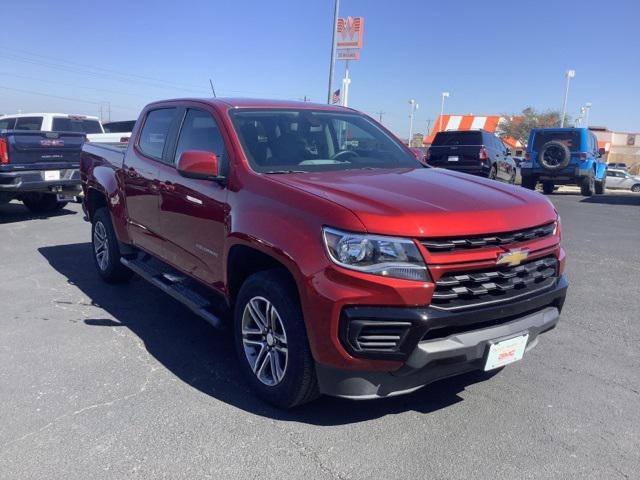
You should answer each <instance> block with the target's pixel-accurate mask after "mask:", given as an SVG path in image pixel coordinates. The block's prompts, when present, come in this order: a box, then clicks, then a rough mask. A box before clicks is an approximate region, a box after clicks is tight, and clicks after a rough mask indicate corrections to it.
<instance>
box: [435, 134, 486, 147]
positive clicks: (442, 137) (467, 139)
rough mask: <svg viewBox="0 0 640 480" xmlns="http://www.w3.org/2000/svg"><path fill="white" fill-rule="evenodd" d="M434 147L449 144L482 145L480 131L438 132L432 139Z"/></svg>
mask: <svg viewBox="0 0 640 480" xmlns="http://www.w3.org/2000/svg"><path fill="white" fill-rule="evenodd" d="M433 145H434V146H436V147H446V146H449V145H482V134H481V133H480V132H459V131H458V132H439V133H438V134H437V135H436V138H435V139H434V140H433Z"/></svg>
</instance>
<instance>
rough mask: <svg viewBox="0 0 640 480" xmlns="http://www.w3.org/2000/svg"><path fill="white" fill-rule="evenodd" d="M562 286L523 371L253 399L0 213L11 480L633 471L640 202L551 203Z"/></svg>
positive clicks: (44, 229)
mask: <svg viewBox="0 0 640 480" xmlns="http://www.w3.org/2000/svg"><path fill="white" fill-rule="evenodd" d="M550 198H551V200H552V201H553V202H554V204H555V205H556V206H557V208H558V210H559V212H560V214H561V215H562V220H563V234H564V244H565V248H566V250H567V252H568V276H569V280H570V291H569V296H568V298H567V302H566V305H565V309H564V311H563V314H562V319H561V323H560V324H559V326H558V328H557V329H555V330H554V331H552V332H550V333H548V334H546V335H545V336H543V337H542V338H541V341H540V343H539V345H538V347H537V348H535V349H534V350H532V351H531V352H529V354H528V355H526V356H525V359H524V360H523V361H522V362H519V363H517V364H515V365H513V366H510V367H508V368H505V369H504V370H503V371H501V372H499V373H497V374H496V375H494V376H493V377H492V378H490V379H488V380H486V381H482V382H479V381H478V377H477V376H473V375H468V376H464V377H459V378H454V379H450V380H446V381H442V382H439V383H436V384H433V385H431V386H429V387H427V388H425V389H422V390H420V391H418V392H416V393H414V394H411V395H409V396H405V397H398V398H393V399H387V400H382V401H376V402H357V403H356V402H350V401H346V400H339V399H332V398H326V397H325V398H321V399H320V400H318V401H316V402H314V403H312V404H310V405H306V406H304V407H301V408H299V409H297V410H295V411H292V412H282V411H278V410H275V409H273V408H271V407H269V406H266V405H265V404H262V403H261V402H260V401H258V400H257V399H255V398H254V397H253V396H252V395H251V393H250V392H249V390H248V388H247V386H246V385H245V384H244V383H243V381H242V379H241V378H240V374H239V370H238V368H237V366H236V364H235V356H234V352H233V349H232V343H231V340H230V336H229V335H228V334H225V333H220V332H218V331H215V330H213V329H212V328H211V327H209V326H208V324H206V323H205V322H204V321H202V320H200V319H199V318H197V317H195V316H193V315H192V314H191V313H189V311H188V310H186V309H185V308H184V307H182V306H181V305H180V304H178V303H176V302H175V301H173V300H172V299H170V298H169V297H168V296H166V295H165V294H163V293H162V292H160V291H159V290H156V289H155V288H154V287H152V286H150V285H148V284H147V283H145V282H144V281H142V280H140V279H135V280H134V281H132V282H131V283H130V284H129V285H126V286H108V285H105V284H103V283H101V281H100V280H99V279H98V276H97V274H96V273H95V272H94V267H93V264H92V260H91V251H90V244H89V225H88V224H86V223H85V222H83V221H82V213H81V209H80V207H79V206H78V205H71V206H69V207H68V208H67V209H65V210H64V211H63V212H61V214H59V215H56V216H54V217H50V218H46V217H37V216H32V215H31V214H29V213H28V211H27V210H26V209H24V208H23V207H22V205H21V204H18V203H11V204H8V205H4V206H0V272H1V275H2V276H1V279H0V299H1V304H0V305H1V307H0V312H1V313H0V405H2V406H1V408H0V478H3V479H5V478H6V479H51V478H65V479H87V478H91V479H93V480H96V479H101V478H172V479H176V478H189V479H196V478H243V479H246V478H279V479H286V478H292V479H299V478H310V479H316V478H317V479H323V478H338V479H347V478H354V479H364V478H402V479H407V478H429V479H439V478H471V477H473V478H494V479H497V478H536V479H538V478H549V479H559V478H581V479H582V478H598V479H602V478H640V474H639V472H640V368H639V367H640V350H639V349H638V344H640V288H639V287H638V285H639V284H640V268H639V265H640V195H631V194H613V195H607V196H603V197H602V196H596V197H592V198H589V199H585V198H584V197H582V196H579V195H576V194H572V193H559V194H556V195H552V196H550Z"/></svg>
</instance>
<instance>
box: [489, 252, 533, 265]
mask: <svg viewBox="0 0 640 480" xmlns="http://www.w3.org/2000/svg"><path fill="white" fill-rule="evenodd" d="M528 257H529V250H520V249H518V250H511V251H509V252H505V253H501V254H500V255H498V259H497V260H496V265H509V266H510V267H515V266H516V265H520V264H521V263H522V262H524V261H525V260H526V259H527V258H528Z"/></svg>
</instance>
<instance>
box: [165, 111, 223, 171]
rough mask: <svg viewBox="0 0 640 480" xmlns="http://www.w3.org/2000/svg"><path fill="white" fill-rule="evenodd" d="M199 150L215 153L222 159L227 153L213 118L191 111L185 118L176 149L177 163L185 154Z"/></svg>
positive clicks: (205, 113)
mask: <svg viewBox="0 0 640 480" xmlns="http://www.w3.org/2000/svg"><path fill="white" fill-rule="evenodd" d="M188 150H199V151H202V152H211V153H215V154H216V155H217V156H218V157H222V156H223V155H224V153H225V148H224V140H223V139H222V134H221V133H220V129H219V128H218V124H217V123H216V121H215V120H214V119H213V117H212V116H211V115H210V114H209V113H207V112H203V111H202V110H194V109H189V110H188V111H187V115H186V116H185V117H184V122H183V124H182V130H181V131H180V137H179V138H178V147H177V148H176V155H175V160H174V161H175V163H178V159H179V158H180V155H182V153H183V152H186V151H188Z"/></svg>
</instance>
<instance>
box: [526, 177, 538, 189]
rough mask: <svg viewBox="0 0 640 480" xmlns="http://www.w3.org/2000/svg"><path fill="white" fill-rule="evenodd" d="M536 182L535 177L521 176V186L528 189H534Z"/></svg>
mask: <svg viewBox="0 0 640 480" xmlns="http://www.w3.org/2000/svg"><path fill="white" fill-rule="evenodd" d="M537 183H538V181H537V180H536V177H522V187H523V188H528V189H529V190H535V189H536V184H537Z"/></svg>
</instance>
